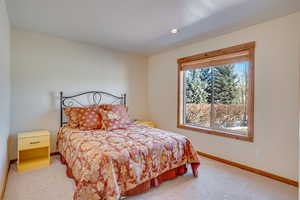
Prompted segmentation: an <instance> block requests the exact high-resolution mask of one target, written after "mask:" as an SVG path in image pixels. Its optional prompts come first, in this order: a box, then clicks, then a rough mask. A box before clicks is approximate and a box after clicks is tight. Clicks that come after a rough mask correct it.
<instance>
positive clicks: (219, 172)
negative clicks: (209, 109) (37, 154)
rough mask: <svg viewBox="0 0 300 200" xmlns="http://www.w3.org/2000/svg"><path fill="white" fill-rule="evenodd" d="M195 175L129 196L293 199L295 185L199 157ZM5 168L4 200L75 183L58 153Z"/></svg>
mask: <svg viewBox="0 0 300 200" xmlns="http://www.w3.org/2000/svg"><path fill="white" fill-rule="evenodd" d="M200 160H201V164H202V165H201V166H200V167H199V177H198V178H194V177H193V176H192V173H191V170H190V169H189V171H188V173H187V174H186V175H184V176H181V177H178V178H176V179H173V180H170V181H166V182H164V183H162V184H161V185H160V186H159V187H157V188H153V189H151V190H150V191H148V192H146V193H143V194H140V195H137V196H132V197H129V198H128V199H129V200H194V199H195V200H296V199H298V188H296V187H294V186H290V185H287V184H284V183H280V182H278V181H274V180H272V179H269V178H265V177H262V176H259V175H256V174H253V173H250V172H246V171H243V170H241V169H238V168H235V167H231V166H227V165H224V164H222V163H219V162H216V161H213V160H209V159H206V158H202V157H201V159H200ZM15 169H16V166H15V165H12V167H11V168H10V171H9V176H8V182H7V186H6V192H5V195H4V200H41V199H42V200H71V199H72V195H73V191H74V188H75V184H74V182H73V180H72V179H69V178H67V176H66V174H65V170H66V168H65V165H62V164H61V163H60V161H59V157H58V156H54V157H52V163H51V166H50V167H46V168H43V169H37V170H33V171H29V172H24V173H17V172H16V170H15Z"/></svg>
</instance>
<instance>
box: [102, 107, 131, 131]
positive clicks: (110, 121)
mask: <svg viewBox="0 0 300 200" xmlns="http://www.w3.org/2000/svg"><path fill="white" fill-rule="evenodd" d="M100 114H101V117H102V127H103V128H104V129H106V130H108V131H111V130H115V129H124V128H127V127H128V124H129V123H130V120H129V116H128V113H127V108H126V107H125V106H123V105H101V106H100Z"/></svg>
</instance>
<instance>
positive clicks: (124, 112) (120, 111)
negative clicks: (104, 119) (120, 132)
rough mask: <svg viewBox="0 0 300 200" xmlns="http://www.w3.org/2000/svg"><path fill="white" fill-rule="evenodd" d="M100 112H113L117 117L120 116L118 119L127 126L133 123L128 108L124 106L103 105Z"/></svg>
mask: <svg viewBox="0 0 300 200" xmlns="http://www.w3.org/2000/svg"><path fill="white" fill-rule="evenodd" d="M99 109H100V110H105V111H112V112H113V113H115V114H116V115H118V116H119V117H118V119H119V120H121V121H123V122H124V123H125V124H130V123H131V121H130V119H129V115H128V108H127V107H125V106H124V105H122V104H117V105H111V104H102V105H100V106H99Z"/></svg>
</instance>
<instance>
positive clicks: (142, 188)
mask: <svg viewBox="0 0 300 200" xmlns="http://www.w3.org/2000/svg"><path fill="white" fill-rule="evenodd" d="M59 155H60V161H61V163H62V164H64V165H66V166H67V171H66V174H67V176H68V177H69V178H72V179H73V180H74V181H75V184H76V185H77V184H78V181H77V180H76V179H75V177H74V176H73V173H72V170H71V168H69V166H68V164H67V162H66V160H65V159H64V157H63V156H62V155H61V154H59ZM199 166H200V163H191V167H192V171H193V175H194V177H197V176H198V167H199ZM186 172H187V167H186V164H184V165H181V166H179V167H177V168H174V169H171V170H169V171H166V172H164V173H162V174H161V175H159V176H157V177H155V178H153V179H151V180H149V181H146V182H144V183H142V184H140V185H138V186H136V187H135V188H133V189H130V190H128V191H125V192H123V193H122V196H125V197H126V196H132V195H137V194H140V193H143V192H146V191H148V190H149V189H150V188H152V187H157V186H159V185H160V184H161V183H162V182H164V181H167V180H170V179H174V178H176V177H177V176H182V175H184V174H185V173H186Z"/></svg>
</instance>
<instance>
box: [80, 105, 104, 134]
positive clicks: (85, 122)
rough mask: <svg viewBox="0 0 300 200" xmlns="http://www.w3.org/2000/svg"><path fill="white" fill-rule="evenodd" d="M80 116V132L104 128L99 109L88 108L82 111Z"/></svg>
mask: <svg viewBox="0 0 300 200" xmlns="http://www.w3.org/2000/svg"><path fill="white" fill-rule="evenodd" d="M78 116H79V129H80V130H94V129H101V128H102V118H101V115H100V114H99V111H98V108H96V107H88V108H85V109H80V111H79V113H78Z"/></svg>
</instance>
